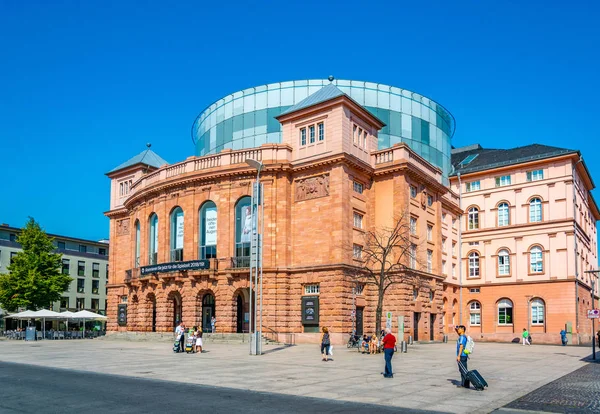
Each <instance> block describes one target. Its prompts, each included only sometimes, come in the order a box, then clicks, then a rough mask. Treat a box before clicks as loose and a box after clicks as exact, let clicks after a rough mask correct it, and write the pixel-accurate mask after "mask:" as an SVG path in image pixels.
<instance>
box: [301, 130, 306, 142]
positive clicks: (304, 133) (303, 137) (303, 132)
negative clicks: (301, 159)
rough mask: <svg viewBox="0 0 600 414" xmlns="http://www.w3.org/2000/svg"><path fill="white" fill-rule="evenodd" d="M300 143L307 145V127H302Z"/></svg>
mask: <svg viewBox="0 0 600 414" xmlns="http://www.w3.org/2000/svg"><path fill="white" fill-rule="evenodd" d="M300 145H306V128H300Z"/></svg>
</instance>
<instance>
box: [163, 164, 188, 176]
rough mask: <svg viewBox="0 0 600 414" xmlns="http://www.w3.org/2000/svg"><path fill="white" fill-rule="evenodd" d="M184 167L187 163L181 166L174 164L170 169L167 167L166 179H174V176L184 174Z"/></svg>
mask: <svg viewBox="0 0 600 414" xmlns="http://www.w3.org/2000/svg"><path fill="white" fill-rule="evenodd" d="M186 165H187V163H183V164H175V165H173V166H172V167H167V169H166V175H167V178H171V177H175V176H176V175H180V174H183V173H185V166H186Z"/></svg>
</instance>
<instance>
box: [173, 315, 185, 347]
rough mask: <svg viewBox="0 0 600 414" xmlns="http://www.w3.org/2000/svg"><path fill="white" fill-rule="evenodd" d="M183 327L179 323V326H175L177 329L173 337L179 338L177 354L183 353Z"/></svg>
mask: <svg viewBox="0 0 600 414" xmlns="http://www.w3.org/2000/svg"><path fill="white" fill-rule="evenodd" d="M184 332H185V327H184V325H183V322H179V325H177V327H176V328H175V335H177V337H178V338H179V348H178V350H177V352H183V349H184V348H183V341H184V340H185V335H184Z"/></svg>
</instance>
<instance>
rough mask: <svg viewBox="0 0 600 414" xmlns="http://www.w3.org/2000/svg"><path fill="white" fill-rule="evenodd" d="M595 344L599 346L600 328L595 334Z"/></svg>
mask: <svg viewBox="0 0 600 414" xmlns="http://www.w3.org/2000/svg"><path fill="white" fill-rule="evenodd" d="M596 345H598V348H600V329H599V330H598V333H597V334H596Z"/></svg>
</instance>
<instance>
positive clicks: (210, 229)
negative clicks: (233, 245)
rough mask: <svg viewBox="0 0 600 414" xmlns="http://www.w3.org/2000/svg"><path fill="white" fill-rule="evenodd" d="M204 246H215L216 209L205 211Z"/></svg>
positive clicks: (210, 208) (211, 208)
mask: <svg viewBox="0 0 600 414" xmlns="http://www.w3.org/2000/svg"><path fill="white" fill-rule="evenodd" d="M204 244H205V245H206V246H216V245H217V208H216V207H209V208H207V209H206V221H205V222H204Z"/></svg>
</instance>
